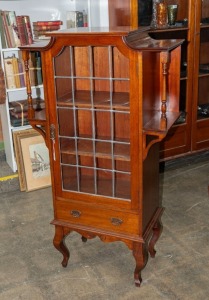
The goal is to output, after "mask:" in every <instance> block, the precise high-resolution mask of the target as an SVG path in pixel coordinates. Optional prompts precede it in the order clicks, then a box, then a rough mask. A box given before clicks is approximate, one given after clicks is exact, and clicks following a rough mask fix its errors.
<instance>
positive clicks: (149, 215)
mask: <svg viewBox="0 0 209 300" xmlns="http://www.w3.org/2000/svg"><path fill="white" fill-rule="evenodd" d="M50 35H51V36H52V38H53V39H52V40H51V43H49V44H48V45H47V44H46V43H45V44H44V45H43V44H42V46H41V45H37V44H34V45H30V46H28V47H27V46H23V47H21V49H22V51H23V57H24V60H25V64H26V66H27V64H28V57H29V52H30V51H31V50H33V51H35V50H37V51H40V53H41V57H42V63H43V66H44V68H43V71H44V73H43V77H44V92H45V101H46V118H45V120H44V119H43V118H42V119H41V120H40V119H39V118H38V116H37V115H35V112H34V110H33V109H32V108H30V109H29V115H30V123H31V125H32V126H33V128H34V129H37V130H38V131H39V132H40V131H42V135H43V136H44V138H45V141H46V144H47V145H48V147H49V153H50V162H51V165H50V168H51V175H52V188H53V200H54V201H53V203H54V219H53V221H52V224H54V225H55V237H54V246H55V247H56V248H57V249H58V250H59V251H60V252H61V254H62V255H63V261H62V265H63V266H64V267H66V266H67V263H68V259H69V250H68V248H67V247H66V245H65V243H64V240H65V238H66V237H67V235H68V234H69V233H70V232H71V231H76V232H77V233H79V234H81V236H82V240H83V241H86V240H87V239H91V238H94V237H96V236H98V237H99V238H100V239H101V240H102V241H104V242H113V241H123V242H124V243H125V244H126V245H127V246H128V247H129V249H131V250H132V251H133V256H134V258H135V260H136V268H135V271H134V280H135V285H136V286H140V283H141V270H142V269H143V268H144V266H145V264H146V262H147V259H148V252H149V254H150V255H151V256H152V257H154V256H155V250H154V245H155V243H156V241H157V240H158V238H159V236H160V233H161V229H162V227H161V222H160V217H161V214H162V212H163V208H162V207H161V203H160V199H159V142H160V141H161V140H162V139H163V138H164V137H165V136H166V134H167V132H168V130H169V129H170V127H171V126H172V124H173V123H174V122H175V121H176V119H178V117H179V109H178V107H179V101H178V100H179V99H178V95H179V88H180V85H179V78H180V52H181V51H180V45H181V44H182V42H183V41H182V40H174V39H172V40H171V41H169V40H168V41H157V40H153V39H151V38H150V37H149V35H148V32H147V30H146V29H143V30H142V29H141V30H136V31H130V27H123V28H121V27H119V28H112V29H108V28H106V29H104V28H103V29H98V28H97V29H95V28H92V29H91V30H89V29H86V28H83V29H77V30H73V31H70V30H63V31H60V32H54V33H51V34H50ZM26 69H27V68H26ZM27 78H28V72H27ZM30 89H31V88H30V82H29V80H27V91H28V103H29V104H30V103H31V97H30ZM29 107H30V105H29Z"/></svg>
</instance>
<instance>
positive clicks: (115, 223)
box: [110, 218, 123, 226]
mask: <svg viewBox="0 0 209 300" xmlns="http://www.w3.org/2000/svg"><path fill="white" fill-rule="evenodd" d="M110 221H111V223H112V224H113V225H114V226H120V225H121V224H122V223H123V220H121V219H119V218H111V219H110Z"/></svg>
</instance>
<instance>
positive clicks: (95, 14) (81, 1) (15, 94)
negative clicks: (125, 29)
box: [0, 0, 108, 172]
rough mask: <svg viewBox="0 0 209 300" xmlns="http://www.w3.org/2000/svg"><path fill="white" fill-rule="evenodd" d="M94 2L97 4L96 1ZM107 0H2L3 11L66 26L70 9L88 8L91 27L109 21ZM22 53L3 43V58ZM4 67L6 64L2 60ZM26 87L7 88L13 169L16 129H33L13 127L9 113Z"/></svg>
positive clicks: (35, 91)
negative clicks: (67, 13)
mask: <svg viewBox="0 0 209 300" xmlns="http://www.w3.org/2000/svg"><path fill="white" fill-rule="evenodd" d="M93 2H94V3H93ZM107 5H108V3H107V1H106V0H105V1H104V0H103V1H96V3H95V1H92V0H88V1H86V0H72V1H69V2H68V3H66V1H64V0H61V1H59V3H57V1H55V0H46V1H44V2H43V1H39V0H38V1H35V0H32V1H30V3H29V4H27V5H26V3H25V2H24V1H2V2H1V10H11V11H15V12H16V15H29V16H30V20H31V22H35V21H38V20H41V21H42V20H54V19H61V20H62V21H63V26H62V28H65V26H66V12H67V11H68V10H80V11H83V10H85V11H86V12H88V17H89V20H88V21H89V26H90V27H91V26H105V25H107V24H108V15H107V12H108V9H107ZM12 55H15V56H17V57H18V56H19V49H16V48H15V49H2V47H1V45H0V56H1V61H2V62H3V59H4V58H5V57H6V56H12ZM2 67H3V68H4V64H3V63H2ZM25 93H26V89H24V88H21V89H7V101H6V103H5V105H2V106H1V110H0V111H1V122H2V130H3V137H4V149H5V153H6V160H7V163H8V164H9V166H10V167H11V169H12V170H13V172H15V171H16V170H17V165H16V160H15V153H14V146H13V136H12V134H13V131H15V130H25V129H27V128H30V126H20V127H12V126H11V124H10V115H9V102H11V101H19V100H23V99H25ZM39 95H40V96H41V97H43V86H36V87H33V88H32V96H33V97H34V98H36V97H37V96H39Z"/></svg>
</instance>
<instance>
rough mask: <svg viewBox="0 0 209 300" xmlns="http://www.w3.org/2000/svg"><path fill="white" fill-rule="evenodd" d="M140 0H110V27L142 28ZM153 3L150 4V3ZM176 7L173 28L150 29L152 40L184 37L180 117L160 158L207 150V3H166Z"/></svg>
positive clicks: (176, 0)
mask: <svg viewBox="0 0 209 300" xmlns="http://www.w3.org/2000/svg"><path fill="white" fill-rule="evenodd" d="M144 2H147V1H143V0H124V1H115V0H109V1H108V3H109V23H110V25H114V26H115V25H132V26H134V27H138V26H141V24H140V21H139V16H138V11H140V7H141V6H142V5H143V3H144ZM150 2H152V1H150ZM166 3H167V4H178V15H177V24H176V26H174V27H168V26H167V27H166V28H163V29H162V28H161V29H159V28H155V29H153V28H150V36H151V37H153V38H155V39H171V38H183V39H184V40H185V41H184V43H183V45H182V53H181V77H180V93H179V97H180V102H179V109H180V111H181V112H182V115H181V117H180V118H179V120H178V121H177V122H176V123H175V125H174V126H173V127H172V128H171V130H170V131H169V133H168V135H167V137H166V138H165V139H164V140H163V142H161V144H160V149H161V151H160V153H161V154H160V155H161V158H162V159H167V158H172V157H177V156H182V155H186V154H190V153H195V152H196V151H200V150H202V151H203V150H207V149H209V97H208V95H209V92H208V91H209V89H208V83H209V67H208V66H209V54H208V43H209V39H208V36H209V3H208V1H202V0H185V1H180V0H167V1H166Z"/></svg>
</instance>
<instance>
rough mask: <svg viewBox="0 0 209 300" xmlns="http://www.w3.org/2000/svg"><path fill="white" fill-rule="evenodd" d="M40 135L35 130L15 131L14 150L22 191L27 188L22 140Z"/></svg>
mask: <svg viewBox="0 0 209 300" xmlns="http://www.w3.org/2000/svg"><path fill="white" fill-rule="evenodd" d="M38 135H39V133H38V132H37V131H36V130H35V129H26V130H17V131H13V142H14V150H15V159H16V164H17V171H18V177H19V185H20V190H21V191H25V190H26V188H27V186H26V178H25V168H24V163H23V156H22V147H21V142H20V141H21V139H25V138H29V137H33V136H38Z"/></svg>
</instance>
